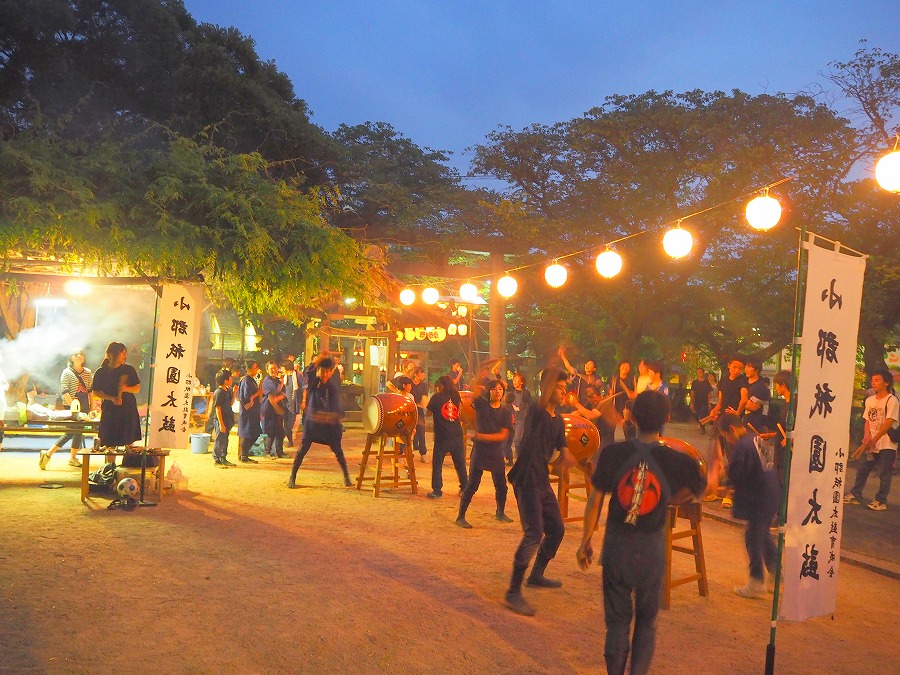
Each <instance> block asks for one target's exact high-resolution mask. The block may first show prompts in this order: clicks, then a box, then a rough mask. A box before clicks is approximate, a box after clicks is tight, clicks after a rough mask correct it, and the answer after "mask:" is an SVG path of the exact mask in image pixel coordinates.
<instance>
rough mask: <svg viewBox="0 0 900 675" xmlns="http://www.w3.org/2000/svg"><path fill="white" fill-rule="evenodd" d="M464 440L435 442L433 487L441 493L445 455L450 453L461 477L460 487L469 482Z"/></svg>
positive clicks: (432, 471) (454, 466)
mask: <svg viewBox="0 0 900 675" xmlns="http://www.w3.org/2000/svg"><path fill="white" fill-rule="evenodd" d="M463 443H464V442H463V440H462V439H459V441H457V442H452V443H440V444H439V443H435V444H434V450H433V451H432V457H431V489H432V490H434V491H435V492H437V493H438V494H440V493H441V492H442V491H443V488H444V475H443V473H444V471H443V470H444V457H446V456H447V455H448V454H449V455H450V458H451V459H452V460H453V468H454V469H456V476H457V477H458V478H459V489H460V491H462V489H463V488H464V487H465V486H466V483H468V478H467V476H466V449H465V446H464V444H463Z"/></svg>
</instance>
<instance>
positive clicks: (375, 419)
mask: <svg viewBox="0 0 900 675" xmlns="http://www.w3.org/2000/svg"><path fill="white" fill-rule="evenodd" d="M418 421H419V411H418V409H417V408H416V404H415V402H414V401H412V400H410V399H408V398H407V397H406V396H402V395H401V394H375V396H373V397H372V398H370V399H369V400H368V401H366V402H365V403H364V404H363V409H362V423H363V429H365V430H366V431H367V432H368V433H370V434H373V435H377V436H405V435H407V434H411V433H414V432H415V430H416V424H417V423H418Z"/></svg>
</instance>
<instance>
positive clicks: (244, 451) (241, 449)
mask: <svg viewBox="0 0 900 675" xmlns="http://www.w3.org/2000/svg"><path fill="white" fill-rule="evenodd" d="M257 439H259V436H257V437H256V438H244V437H243V436H241V437H240V438H239V439H238V440H239V442H238V454H239V455H240V456H241V458H242V459H247V458H248V457H249V456H250V448H252V447H253V444H254V443H256V441H257Z"/></svg>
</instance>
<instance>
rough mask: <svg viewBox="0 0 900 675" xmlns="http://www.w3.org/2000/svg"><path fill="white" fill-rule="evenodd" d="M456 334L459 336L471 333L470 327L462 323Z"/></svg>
mask: <svg viewBox="0 0 900 675" xmlns="http://www.w3.org/2000/svg"><path fill="white" fill-rule="evenodd" d="M456 332H457V333H458V334H459V335H465V334H466V333H468V332H469V327H468V326H467V325H466V324H464V323H461V324H459V326H457V327H456Z"/></svg>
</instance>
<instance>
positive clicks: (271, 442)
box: [265, 436, 284, 457]
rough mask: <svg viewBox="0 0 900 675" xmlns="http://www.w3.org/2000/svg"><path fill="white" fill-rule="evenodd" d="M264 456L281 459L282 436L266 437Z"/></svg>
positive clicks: (282, 448)
mask: <svg viewBox="0 0 900 675" xmlns="http://www.w3.org/2000/svg"><path fill="white" fill-rule="evenodd" d="M265 443H266V454H267V455H272V457H281V456H282V455H283V454H284V436H266V440H265Z"/></svg>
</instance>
